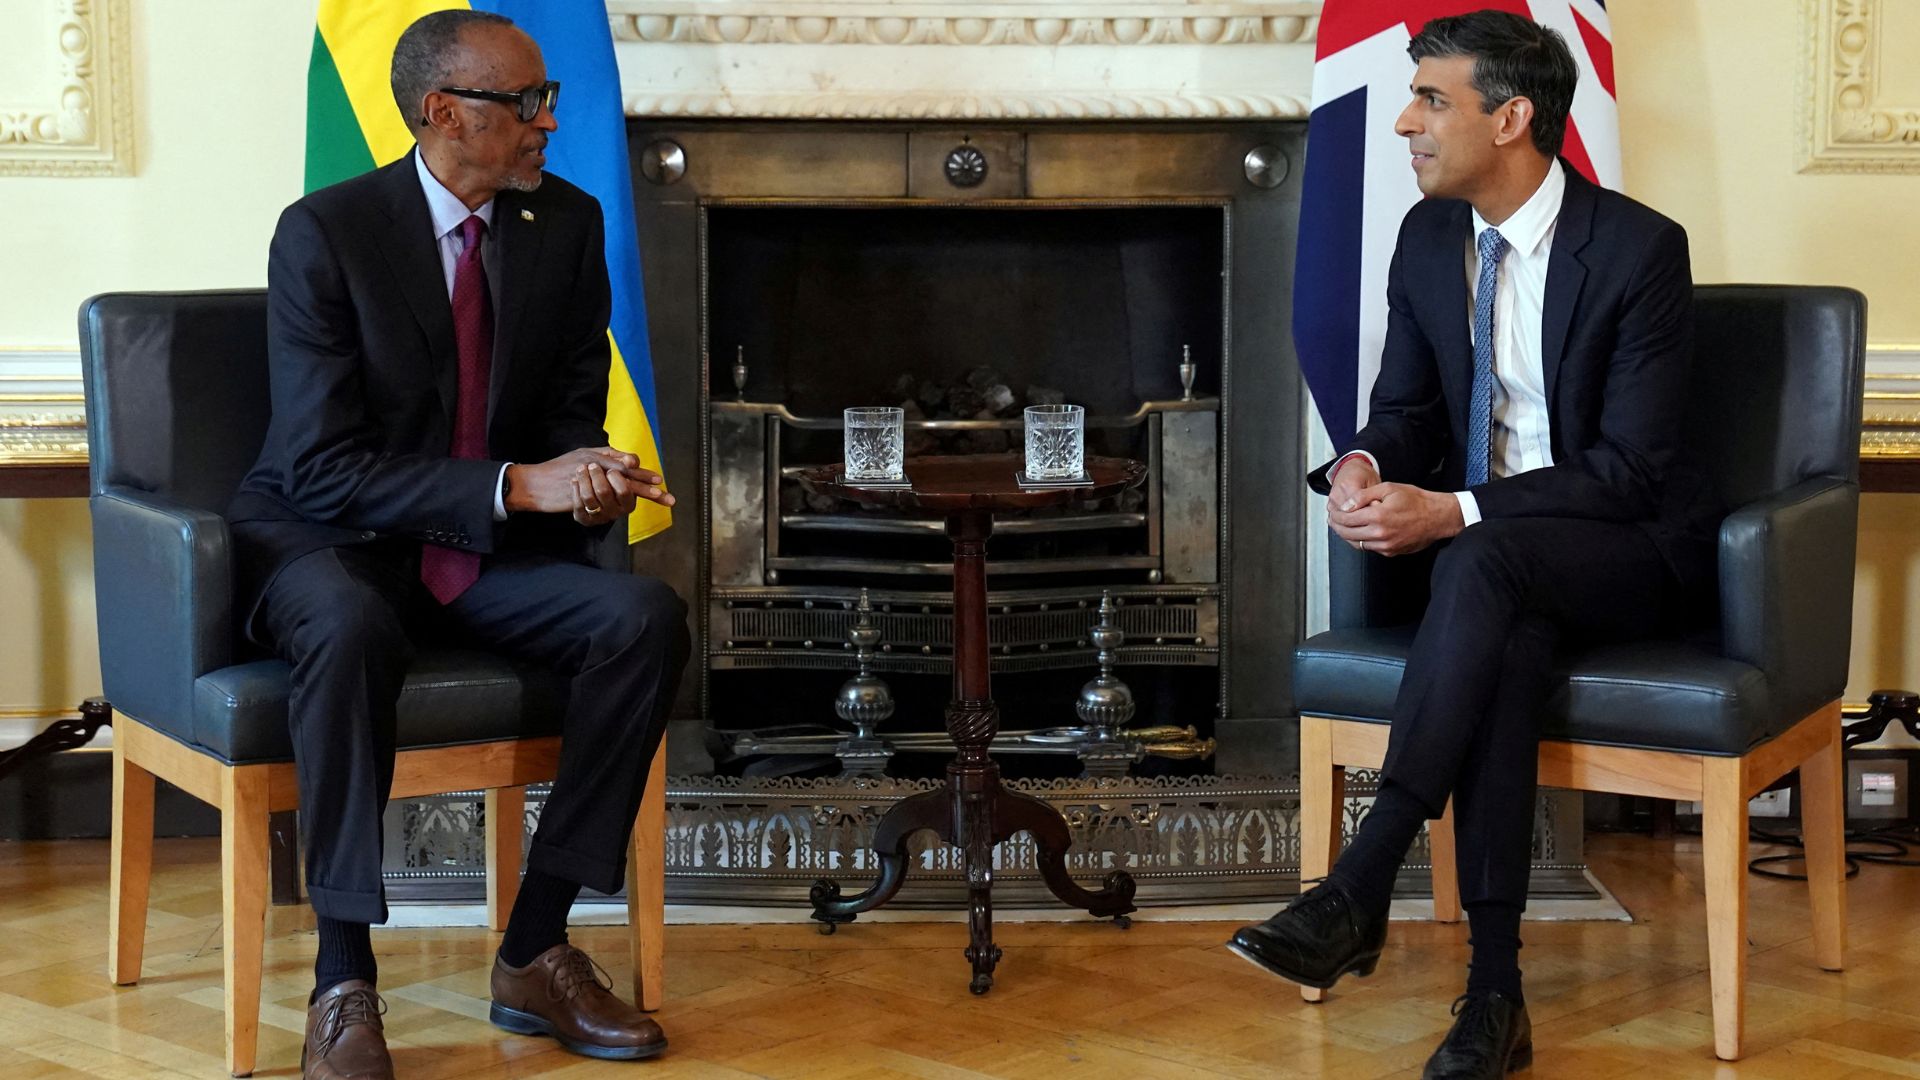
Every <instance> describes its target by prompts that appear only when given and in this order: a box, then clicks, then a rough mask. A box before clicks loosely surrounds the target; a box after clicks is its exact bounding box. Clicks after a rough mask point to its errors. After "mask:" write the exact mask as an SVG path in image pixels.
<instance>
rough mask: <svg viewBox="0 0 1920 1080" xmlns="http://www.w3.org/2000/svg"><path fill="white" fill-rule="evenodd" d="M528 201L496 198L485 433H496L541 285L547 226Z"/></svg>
mask: <svg viewBox="0 0 1920 1080" xmlns="http://www.w3.org/2000/svg"><path fill="white" fill-rule="evenodd" d="M525 202H526V199H525V196H523V195H522V194H521V193H519V192H515V191H503V192H501V193H500V194H498V195H496V196H494V202H493V235H494V259H493V262H492V263H490V264H488V267H487V276H488V278H489V283H490V284H492V285H493V287H494V289H493V295H494V307H495V309H496V310H497V311H498V315H496V316H495V318H494V322H493V373H492V376H491V377H490V379H489V388H488V393H487V430H488V431H492V430H493V417H494V412H495V410H496V406H497V404H498V403H499V401H500V399H501V396H502V394H503V392H504V389H505V387H506V385H507V375H508V373H509V372H508V368H509V366H510V365H511V364H512V362H513V356H514V339H515V337H516V336H517V335H518V334H519V330H520V317H521V315H522V314H523V313H524V312H525V311H526V307H527V294H528V293H529V292H531V291H532V290H533V287H534V283H535V282H537V281H538V280H539V269H540V249H541V247H542V246H543V243H544V241H545V238H546V223H545V222H543V221H541V220H540V219H539V218H538V216H528V214H527V213H523V211H525V206H524V204H525Z"/></svg>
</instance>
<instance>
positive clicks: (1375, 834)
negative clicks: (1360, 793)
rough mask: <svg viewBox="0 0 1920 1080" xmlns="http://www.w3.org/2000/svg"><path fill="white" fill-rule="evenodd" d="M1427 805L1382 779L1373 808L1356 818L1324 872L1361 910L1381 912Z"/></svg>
mask: <svg viewBox="0 0 1920 1080" xmlns="http://www.w3.org/2000/svg"><path fill="white" fill-rule="evenodd" d="M1426 821H1427V808H1426V807H1425V806H1424V805H1422V804H1421V802H1420V800H1419V799H1416V798H1414V797H1413V795H1412V794H1410V793H1409V792H1408V791H1407V790H1406V789H1405V788H1402V787H1400V786H1399V785H1397V784H1395V783H1393V782H1392V781H1382V782H1381V784H1380V791H1379V793H1378V794H1377V795H1375V796H1374V799H1373V809H1371V810H1369V811H1367V816H1366V818H1365V819H1364V820H1362V821H1361V822H1360V831H1359V832H1358V833H1356V834H1355V835H1354V838H1353V843H1352V844H1351V845H1349V846H1348V847H1347V850H1346V851H1344V852H1342V853H1341V854H1340V860H1339V861H1338V862H1336V863H1334V865H1333V872H1332V873H1331V874H1328V875H1327V879H1328V880H1329V881H1337V882H1339V883H1340V884H1341V885H1343V886H1345V888H1346V890H1347V892H1349V893H1351V894H1352V895H1353V898H1354V900H1355V901H1356V902H1358V903H1359V905H1360V907H1361V910H1363V911H1366V912H1367V913H1368V914H1370V915H1373V916H1375V917H1378V916H1382V915H1385V914H1386V913H1387V906H1388V905H1389V904H1391V903H1392V902H1393V879H1394V875H1396V874H1398V873H1399V872H1400V864H1401V863H1402V862H1405V861H1406V858H1407V848H1408V847H1409V846H1410V845H1411V844H1412V843H1413V838H1414V837H1415V836H1418V835H1419V834H1420V827H1421V826H1422V825H1424V824H1426Z"/></svg>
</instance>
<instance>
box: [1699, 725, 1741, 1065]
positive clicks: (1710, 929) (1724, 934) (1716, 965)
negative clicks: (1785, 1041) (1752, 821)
mask: <svg viewBox="0 0 1920 1080" xmlns="http://www.w3.org/2000/svg"><path fill="white" fill-rule="evenodd" d="M1742 764H1743V763H1742V762H1741V760H1740V759H1739V758H1718V757H1710V758H1706V759H1704V760H1703V761H1702V768H1703V770H1704V776H1703V777H1702V779H1703V781H1704V783H1703V785H1702V787H1703V790H1702V796H1703V803H1704V806H1703V810H1702V822H1701V830H1700V836H1701V843H1700V848H1701V860H1702V863H1703V865H1704V869H1705V871H1706V879H1707V958H1708V969H1709V977H1710V980H1711V982H1712V986H1713V1052H1714V1053H1715V1054H1716V1055H1717V1056H1718V1057H1719V1058H1720V1059H1721V1060H1723V1061H1738V1060H1739V1059H1740V1050H1741V1041H1742V1039H1743V1037H1744V1034H1745V1030H1746V1005H1747V797H1746V792H1745V790H1744V785H1743V784H1742V783H1741V778H1742V775H1743V769H1742Z"/></svg>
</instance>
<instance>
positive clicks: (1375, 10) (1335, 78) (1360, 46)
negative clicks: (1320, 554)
mask: <svg viewBox="0 0 1920 1080" xmlns="http://www.w3.org/2000/svg"><path fill="white" fill-rule="evenodd" d="M1485 8H1496V9H1499V10H1501V11H1511V12H1513V13H1514V14H1517V15H1525V16H1527V17H1528V18H1531V19H1533V20H1534V21H1535V22H1537V23H1540V24H1541V25H1543V26H1548V27H1552V28H1553V29H1555V30H1558V31H1559V32H1560V34H1561V36H1562V37H1564V38H1566V40H1567V47H1568V48H1569V49H1570V50H1572V52H1573V59H1574V62H1575V63H1577V64H1578V65H1579V67H1580V83H1579V87H1578V89H1577V90H1576V91H1575V93H1574V98H1573V113H1572V116H1571V117H1569V121H1568V124H1567V137H1566V143H1565V146H1564V147H1563V148H1562V149H1561V151H1560V152H1561V155H1562V156H1563V157H1565V158H1566V159H1567V160H1568V161H1569V162H1571V163H1572V164H1573V166H1574V167H1575V168H1577V169H1579V170H1580V171H1581V172H1582V173H1584V174H1586V177H1587V179H1589V180H1592V181H1594V182H1595V183H1598V184H1600V185H1602V186H1604V187H1610V188H1616V189H1617V188H1618V187H1619V186H1620V123H1619V114H1618V110H1617V109H1616V107H1615V103H1614V94H1613V31H1612V27H1611V25H1610V23H1609V22H1608V20H1607V8H1606V4H1605V3H1604V2H1603V0H1326V6H1325V8H1324V9H1323V10H1322V13H1321V16H1320V32H1319V45H1318V48H1317V49H1316V50H1315V54H1314V65H1313V116H1312V119H1311V121H1310V123H1309V124H1308V127H1307V164H1306V172H1305V175H1304V178H1303V184H1304V188H1303V191H1302V195H1301V205H1300V238H1299V249H1298V255H1297V257H1296V263H1295V270H1294V276H1293V280H1294V286H1293V312H1294V314H1293V343H1294V348H1295V350H1296V351H1297V352H1298V354H1299V356H1300V368H1301V371H1302V372H1303V373H1304V374H1305V375H1306V379H1307V387H1308V388H1309V389H1310V390H1312V391H1313V399H1314V403H1315V404H1316V405H1317V406H1318V407H1319V410H1320V419H1321V420H1322V421H1323V422H1324V423H1325V424H1326V427H1327V432H1328V434H1329V435H1331V436H1332V438H1333V441H1334V444H1335V445H1336V446H1337V445H1339V444H1341V443H1343V442H1344V441H1346V440H1347V439H1349V438H1351V437H1352V435H1353V433H1354V431H1356V430H1357V429H1358V428H1359V426H1360V425H1362V424H1364V423H1365V422H1366V414H1367V396H1368V394H1369V392H1370V391H1371V390H1372V389H1373V379H1374V376H1375V375H1377V374H1378V373H1379V371H1380V352H1381V348H1382V346H1383V345H1384V343H1385V341H1386V335H1387V264H1388V262H1389V261H1390V260H1391V259H1392V258H1393V245H1394V241H1395V239H1396V238H1397V237H1398V235H1399V232H1400V219H1401V218H1403V217H1405V216H1406V213H1407V210H1408V208H1410V207H1411V206H1413V204H1414V203H1415V202H1418V201H1419V199H1420V189H1419V187H1418V186H1416V185H1415V183H1414V176H1413V169H1412V168H1411V167H1410V165H1409V163H1408V158H1407V146H1406V140H1405V139H1403V138H1401V137H1400V136H1398V135H1395V134H1394V133H1393V122H1394V118H1395V117H1397V116H1399V115H1400V110H1401V109H1403V108H1405V107H1406V104H1407V101H1408V98H1409V96H1410V95H1409V93H1408V89H1407V86H1408V83H1410V82H1411V81H1412V77H1413V70H1414V63H1413V61H1412V60H1411V59H1409V58H1408V57H1407V43H1408V42H1409V41H1411V40H1412V39H1413V35H1414V34H1415V33H1418V32H1419V29H1420V27H1422V26H1425V25H1426V23H1427V20H1429V19H1434V18H1438V17H1440V16H1442V15H1460V14H1464V13H1466V12H1469V11H1475V10H1480V9H1485Z"/></svg>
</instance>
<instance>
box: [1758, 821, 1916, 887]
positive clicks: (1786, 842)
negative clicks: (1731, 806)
mask: <svg viewBox="0 0 1920 1080" xmlns="http://www.w3.org/2000/svg"><path fill="white" fill-rule="evenodd" d="M1747 838H1748V839H1749V840H1751V841H1754V842H1757V843H1762V844H1772V845H1774V846H1776V847H1787V848H1796V849H1799V850H1800V851H1803V852H1804V851H1805V849H1806V843H1805V841H1803V840H1802V839H1801V837H1800V834H1798V833H1777V832H1769V831H1767V830H1765V829H1760V828H1753V827H1749V828H1748V830H1747ZM1846 845H1847V850H1846V860H1847V877H1848V878H1852V877H1854V876H1856V875H1858V874H1859V873H1860V866H1861V864H1863V863H1877V864H1879V865H1881V866H1920V858H1909V857H1908V856H1910V855H1913V854H1914V849H1915V848H1920V827H1917V826H1896V827H1892V828H1885V829H1855V830H1851V831H1849V832H1848V833H1847V834H1846ZM1856 845H1876V846H1878V847H1880V848H1881V850H1878V851H1860V850H1858V849H1857V847H1856ZM1806 858H1807V857H1806V855H1804V854H1793V853H1788V854H1784V855H1762V856H1759V857H1758V858H1755V859H1752V860H1749V861H1748V863H1747V871H1748V872H1749V873H1752V874H1756V875H1758V876H1760V877H1768V878H1777V879H1779V880H1781V881H1805V880H1807V875H1805V874H1795V873H1790V872H1788V871H1785V870H1773V869H1770V867H1773V866H1777V865H1779V864H1781V863H1790V862H1805V861H1806Z"/></svg>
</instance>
